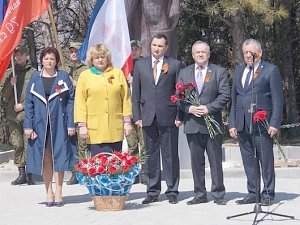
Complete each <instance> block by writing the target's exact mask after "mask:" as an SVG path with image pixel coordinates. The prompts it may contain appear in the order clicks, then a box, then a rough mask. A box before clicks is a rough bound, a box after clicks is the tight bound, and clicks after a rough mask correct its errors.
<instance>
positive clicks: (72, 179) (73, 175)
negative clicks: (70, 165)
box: [67, 171, 78, 185]
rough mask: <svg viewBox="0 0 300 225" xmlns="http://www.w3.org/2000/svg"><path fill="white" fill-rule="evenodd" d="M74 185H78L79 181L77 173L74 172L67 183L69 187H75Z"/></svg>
mask: <svg viewBox="0 0 300 225" xmlns="http://www.w3.org/2000/svg"><path fill="white" fill-rule="evenodd" d="M73 184H78V180H77V178H76V175H75V171H73V172H72V176H71V178H70V180H69V181H68V182H67V185H73Z"/></svg>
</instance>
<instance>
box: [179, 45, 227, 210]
mask: <svg viewBox="0 0 300 225" xmlns="http://www.w3.org/2000/svg"><path fill="white" fill-rule="evenodd" d="M192 56H193V59H194V61H195V64H192V65H189V66H187V67H185V68H183V69H182V70H181V71H180V74H179V77H178V82H182V83H183V84H187V83H190V82H195V83H196V84H197V85H196V87H195V88H196V91H197V92H198V93H199V95H200V102H201V105H200V106H195V105H191V104H189V103H186V102H183V101H181V102H180V109H181V110H182V111H183V112H184V133H185V134H186V137H187V141H188V145H189V148H190V152H191V163H192V172H193V179H194V192H195V196H194V198H193V199H192V200H190V201H188V202H187V204H188V205H194V204H200V203H206V202H207V192H206V188H205V157H204V152H205V151H206V153H207V155H208V160H209V163H210V171H211V178H212V185H211V195H212V197H213V198H214V202H215V203H216V204H218V205H226V201H225V200H224V198H223V197H224V195H225V187H224V183H223V169H222V148H221V146H222V135H221V134H218V135H216V136H215V137H213V138H211V137H210V136H209V132H208V130H207V126H206V124H205V121H204V116H205V115H207V114H210V115H212V116H213V117H214V119H215V120H216V121H217V122H218V123H219V125H220V127H222V113H221V111H222V109H223V108H224V106H225V105H226V103H227V102H228V101H229V99H230V90H229V84H228V77H227V71H226V69H225V68H222V67H220V66H217V65H215V64H212V63H209V62H208V60H209V57H210V47H209V45H208V44H207V43H205V42H203V41H196V42H195V43H194V44H193V46H192Z"/></svg>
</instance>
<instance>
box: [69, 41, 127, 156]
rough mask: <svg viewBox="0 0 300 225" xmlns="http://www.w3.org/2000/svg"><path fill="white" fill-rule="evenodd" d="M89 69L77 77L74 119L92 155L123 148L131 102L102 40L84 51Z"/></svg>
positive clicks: (123, 78)
mask: <svg viewBox="0 0 300 225" xmlns="http://www.w3.org/2000/svg"><path fill="white" fill-rule="evenodd" d="M87 65H88V67H89V69H87V70H85V71H83V72H82V73H81V74H80V76H79V79H78V82H77V86H76V93H75V109H74V113H75V116H74V118H75V123H77V125H78V127H79V135H80V136H81V137H82V138H84V139H86V140H87V144H88V150H89V152H90V153H91V155H92V156H94V155H96V154H98V153H100V152H112V151H121V150H122V141H123V139H124V132H125V135H128V134H129V133H130V132H131V129H132V127H131V115H132V105H131V100H130V94H129V90H128V86H127V82H126V78H125V76H124V74H123V72H122V70H121V69H118V68H114V67H113V66H112V61H111V52H110V51H109V49H108V48H107V47H106V46H105V45H104V44H97V45H93V46H91V47H90V48H89V49H88V52H87Z"/></svg>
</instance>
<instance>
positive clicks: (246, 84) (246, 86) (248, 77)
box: [244, 67, 252, 90]
mask: <svg viewBox="0 0 300 225" xmlns="http://www.w3.org/2000/svg"><path fill="white" fill-rule="evenodd" d="M251 72H252V67H249V71H248V73H247V76H246V80H245V83H244V90H246V89H247V88H248V87H249V81H250V77H251Z"/></svg>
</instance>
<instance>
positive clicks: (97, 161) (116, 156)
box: [75, 152, 139, 176]
mask: <svg viewBox="0 0 300 225" xmlns="http://www.w3.org/2000/svg"><path fill="white" fill-rule="evenodd" d="M138 161H139V160H138V158H137V157H136V156H133V155H130V154H129V153H122V152H114V153H113V154H112V155H105V154H98V155H96V156H94V157H92V158H90V159H83V160H81V161H79V162H78V163H77V164H76V165H75V169H76V170H77V171H79V172H80V173H82V174H84V175H86V176H96V175H101V174H105V175H108V176H109V175H114V176H115V175H118V174H122V173H127V172H128V171H129V170H130V169H131V168H132V167H133V166H135V165H136V164H137V163H138Z"/></svg>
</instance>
